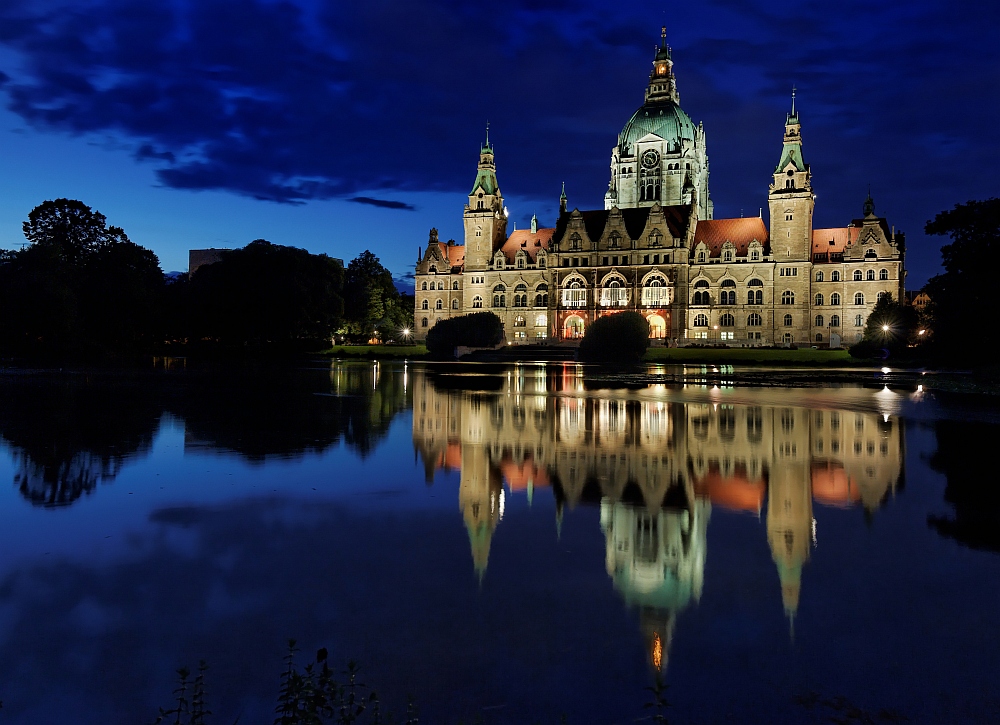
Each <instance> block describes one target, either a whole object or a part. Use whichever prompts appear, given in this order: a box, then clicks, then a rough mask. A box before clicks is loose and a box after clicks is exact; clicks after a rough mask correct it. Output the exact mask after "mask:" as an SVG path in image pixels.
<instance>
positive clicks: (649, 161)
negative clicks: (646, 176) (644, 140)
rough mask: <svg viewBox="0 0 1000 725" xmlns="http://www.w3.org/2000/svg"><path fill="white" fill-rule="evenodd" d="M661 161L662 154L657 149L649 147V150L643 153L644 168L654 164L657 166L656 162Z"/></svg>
mask: <svg viewBox="0 0 1000 725" xmlns="http://www.w3.org/2000/svg"><path fill="white" fill-rule="evenodd" d="M659 161H660V155H659V154H658V153H656V152H655V151H653V149H649V151H645V152H643V154H642V166H643V168H646V169H651V168H653V167H654V166H656V164H658V163H659Z"/></svg>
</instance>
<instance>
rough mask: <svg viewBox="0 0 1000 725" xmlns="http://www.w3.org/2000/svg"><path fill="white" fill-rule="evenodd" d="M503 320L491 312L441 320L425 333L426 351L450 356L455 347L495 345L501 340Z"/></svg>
mask: <svg viewBox="0 0 1000 725" xmlns="http://www.w3.org/2000/svg"><path fill="white" fill-rule="evenodd" d="M503 339H504V336H503V322H502V321H501V320H500V318H499V317H497V316H496V315H494V314H493V313H492V312H476V313H475V314H472V315H462V316H461V317H452V318H450V319H447V320H441V321H440V322H438V323H437V324H436V325H434V327H432V328H431V329H430V331H429V332H428V333H427V352H429V353H430V355H431V356H432V357H436V358H451V357H454V355H455V348H456V347H460V346H461V347H495V346H496V345H499V344H500V343H501V342H503Z"/></svg>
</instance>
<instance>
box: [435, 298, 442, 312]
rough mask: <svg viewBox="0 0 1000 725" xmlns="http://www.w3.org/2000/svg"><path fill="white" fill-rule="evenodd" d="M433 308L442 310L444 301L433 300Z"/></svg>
mask: <svg viewBox="0 0 1000 725" xmlns="http://www.w3.org/2000/svg"><path fill="white" fill-rule="evenodd" d="M434 309H435V310H443V309H444V302H443V301H442V300H438V301H437V302H435V303H434Z"/></svg>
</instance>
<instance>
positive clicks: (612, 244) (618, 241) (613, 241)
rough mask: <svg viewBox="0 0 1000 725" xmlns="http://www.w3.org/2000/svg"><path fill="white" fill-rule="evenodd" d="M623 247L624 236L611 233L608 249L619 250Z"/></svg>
mask: <svg viewBox="0 0 1000 725" xmlns="http://www.w3.org/2000/svg"><path fill="white" fill-rule="evenodd" d="M621 245H622V235H621V234H619V233H618V232H611V234H610V235H608V248H609V249H619V248H620V247H621Z"/></svg>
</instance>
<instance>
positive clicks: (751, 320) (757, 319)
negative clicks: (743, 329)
mask: <svg viewBox="0 0 1000 725" xmlns="http://www.w3.org/2000/svg"><path fill="white" fill-rule="evenodd" d="M763 324H764V318H762V317H761V316H760V315H758V314H757V313H756V312H751V313H750V314H749V315H747V327H760V326H761V325H763Z"/></svg>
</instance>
